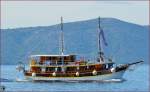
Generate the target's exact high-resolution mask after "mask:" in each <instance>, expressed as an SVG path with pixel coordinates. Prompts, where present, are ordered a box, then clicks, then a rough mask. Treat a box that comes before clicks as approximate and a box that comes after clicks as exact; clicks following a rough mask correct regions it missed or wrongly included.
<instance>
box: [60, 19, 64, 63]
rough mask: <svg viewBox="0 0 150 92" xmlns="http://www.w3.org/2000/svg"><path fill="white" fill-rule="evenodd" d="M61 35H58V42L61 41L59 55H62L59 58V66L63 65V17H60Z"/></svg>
mask: <svg viewBox="0 0 150 92" xmlns="http://www.w3.org/2000/svg"><path fill="white" fill-rule="evenodd" d="M60 27H61V34H60V41H61V46H60V54H61V55H62V56H61V57H60V58H61V64H62V65H64V57H63V55H64V33H63V17H62V16H61V24H60Z"/></svg>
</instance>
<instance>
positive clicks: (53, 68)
mask: <svg viewBox="0 0 150 92" xmlns="http://www.w3.org/2000/svg"><path fill="white" fill-rule="evenodd" d="M52 71H55V67H47V68H46V72H52Z"/></svg>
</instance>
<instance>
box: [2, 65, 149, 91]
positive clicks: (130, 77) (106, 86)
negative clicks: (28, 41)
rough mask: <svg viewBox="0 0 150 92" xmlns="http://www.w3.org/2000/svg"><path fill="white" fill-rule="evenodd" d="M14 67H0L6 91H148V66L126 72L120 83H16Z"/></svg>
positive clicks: (140, 66)
mask: <svg viewBox="0 0 150 92" xmlns="http://www.w3.org/2000/svg"><path fill="white" fill-rule="evenodd" d="M15 67H16V66H15V65H1V78H5V79H8V81H3V82H1V84H2V85H4V86H5V87H6V91H148V90H149V66H148V65H144V64H143V65H138V67H137V68H136V69H135V70H134V71H129V70H128V71H126V73H125V75H124V76H123V78H124V79H125V81H122V82H16V81H15V79H16V77H22V76H21V75H20V76H19V75H18V74H19V73H18V72H17V71H16V69H15Z"/></svg>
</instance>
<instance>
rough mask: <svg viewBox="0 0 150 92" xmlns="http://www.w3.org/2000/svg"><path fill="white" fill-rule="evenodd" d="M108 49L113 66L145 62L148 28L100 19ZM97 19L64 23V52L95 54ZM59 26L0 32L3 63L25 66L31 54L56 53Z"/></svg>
mask: <svg viewBox="0 0 150 92" xmlns="http://www.w3.org/2000/svg"><path fill="white" fill-rule="evenodd" d="M101 21H102V23H101V25H102V28H103V29H104V32H105V36H106V40H107V42H108V46H107V47H105V48H104V50H105V53H106V56H110V57H112V56H113V59H114V61H115V62H116V63H126V62H134V61H137V60H140V59H142V60H144V61H146V62H148V50H149V49H148V46H149V44H148V42H149V40H148V34H149V30H148V27H147V26H141V25H137V24H133V23H128V22H124V21H121V20H118V19H114V18H102V20H101ZM97 29H98V24H97V19H91V20H87V21H78V22H71V23H65V24H64V34H65V36H64V37H65V38H64V39H65V53H66V54H70V53H71V54H72V53H75V54H79V55H80V56H85V57H88V58H91V57H94V56H96V54H97ZM59 32H60V25H59V24H58V25H52V26H38V27H27V28H16V29H2V30H1V57H2V58H1V59H2V64H17V62H19V61H21V62H24V63H28V58H29V57H28V56H29V55H31V54H58V53H59V35H60V34H59Z"/></svg>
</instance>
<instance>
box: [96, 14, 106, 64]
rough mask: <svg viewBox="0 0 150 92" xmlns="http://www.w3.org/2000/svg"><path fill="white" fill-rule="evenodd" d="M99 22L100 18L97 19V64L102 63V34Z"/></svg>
mask: <svg viewBox="0 0 150 92" xmlns="http://www.w3.org/2000/svg"><path fill="white" fill-rule="evenodd" d="M100 23H101V20H100V17H99V18H98V50H99V51H98V55H99V56H98V57H99V58H98V62H104V53H103V50H102V39H101V36H103V40H105V39H104V34H103V30H102V28H101V25H100Z"/></svg>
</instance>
